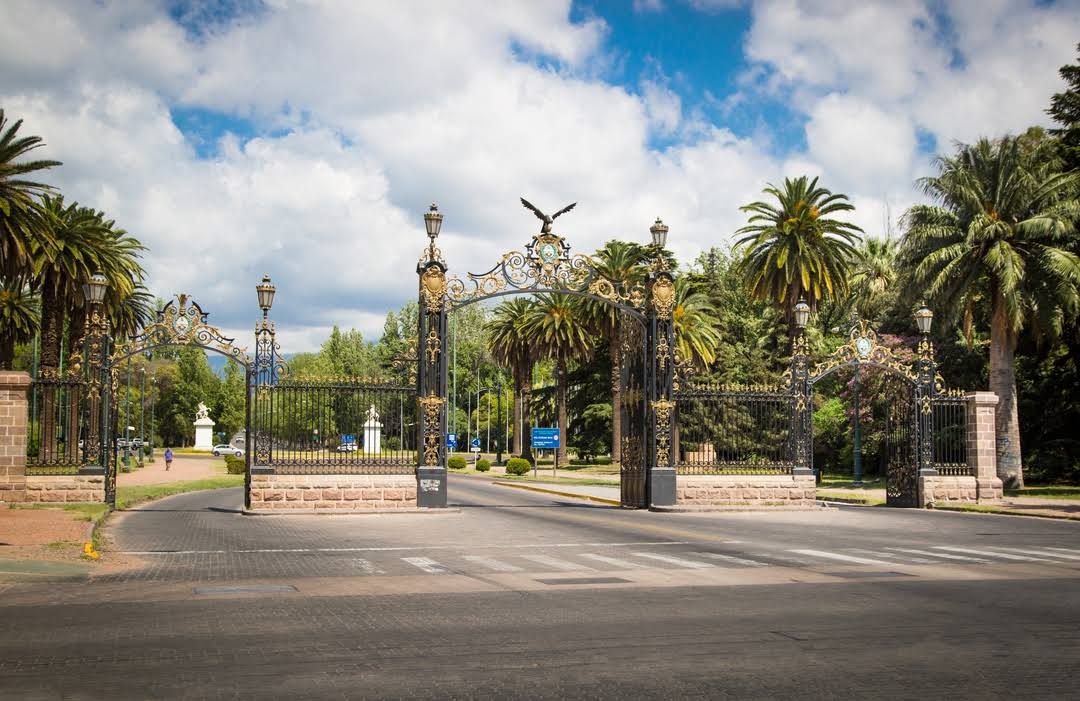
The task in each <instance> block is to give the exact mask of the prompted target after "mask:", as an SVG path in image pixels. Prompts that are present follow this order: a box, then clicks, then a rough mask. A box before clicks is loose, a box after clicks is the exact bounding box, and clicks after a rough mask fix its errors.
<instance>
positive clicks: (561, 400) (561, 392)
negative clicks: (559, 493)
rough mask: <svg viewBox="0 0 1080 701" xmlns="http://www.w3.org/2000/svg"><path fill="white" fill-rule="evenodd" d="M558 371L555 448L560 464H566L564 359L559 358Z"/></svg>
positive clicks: (566, 434) (568, 432)
mask: <svg viewBox="0 0 1080 701" xmlns="http://www.w3.org/2000/svg"><path fill="white" fill-rule="evenodd" d="M558 362H559V366H558V373H559V379H558V381H557V383H556V389H555V391H556V395H557V396H556V402H558V405H559V408H558V410H559V433H560V437H561V440H560V441H559V447H558V449H557V451H556V452H557V457H558V460H559V464H560V465H565V464H566V443H567V440H566V439H567V437H568V436H569V434H570V431H569V430H568V428H569V427H568V426H567V421H566V361H565V360H563V359H562V358H559V361H558Z"/></svg>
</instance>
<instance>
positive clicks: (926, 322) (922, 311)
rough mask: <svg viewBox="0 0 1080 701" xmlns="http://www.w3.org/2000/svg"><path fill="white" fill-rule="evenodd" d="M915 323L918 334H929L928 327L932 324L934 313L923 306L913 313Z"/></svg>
mask: <svg viewBox="0 0 1080 701" xmlns="http://www.w3.org/2000/svg"><path fill="white" fill-rule="evenodd" d="M915 323H916V324H917V325H918V327H919V333H921V334H922V335H923V336H925V335H927V334H929V333H930V326H931V324H933V323H934V312H932V311H931V310H930V307H928V306H926V305H925V304H924V305H922V306H921V307H919V308H918V310H916V312H915Z"/></svg>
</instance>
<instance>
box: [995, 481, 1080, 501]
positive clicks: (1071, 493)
mask: <svg viewBox="0 0 1080 701" xmlns="http://www.w3.org/2000/svg"><path fill="white" fill-rule="evenodd" d="M1005 496H1007V497H1039V498H1040V499H1073V500H1080V487H1077V486H1074V485H1067V484H1058V485H1047V486H1045V487H1024V488H1023V489H1006V490H1005Z"/></svg>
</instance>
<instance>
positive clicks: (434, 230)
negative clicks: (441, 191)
mask: <svg viewBox="0 0 1080 701" xmlns="http://www.w3.org/2000/svg"><path fill="white" fill-rule="evenodd" d="M442 219H443V215H441V214H439V207H438V205H436V204H435V203H434V202H432V203H431V207H429V208H428V211H427V212H425V213H424V228H425V229H427V235H428V238H429V239H431V246H432V247H434V246H435V239H437V238H439V232H440V231H441V230H442Z"/></svg>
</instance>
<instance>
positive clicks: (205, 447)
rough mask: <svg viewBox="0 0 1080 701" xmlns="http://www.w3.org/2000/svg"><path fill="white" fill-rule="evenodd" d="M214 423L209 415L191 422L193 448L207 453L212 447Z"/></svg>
mask: <svg viewBox="0 0 1080 701" xmlns="http://www.w3.org/2000/svg"><path fill="white" fill-rule="evenodd" d="M214 424H215V421H214V420H213V419H211V418H210V417H209V416H204V417H202V418H201V419H196V420H195V421H193V422H192V425H193V426H195V450H202V451H205V452H207V453H209V452H210V451H211V450H213V449H214Z"/></svg>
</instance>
